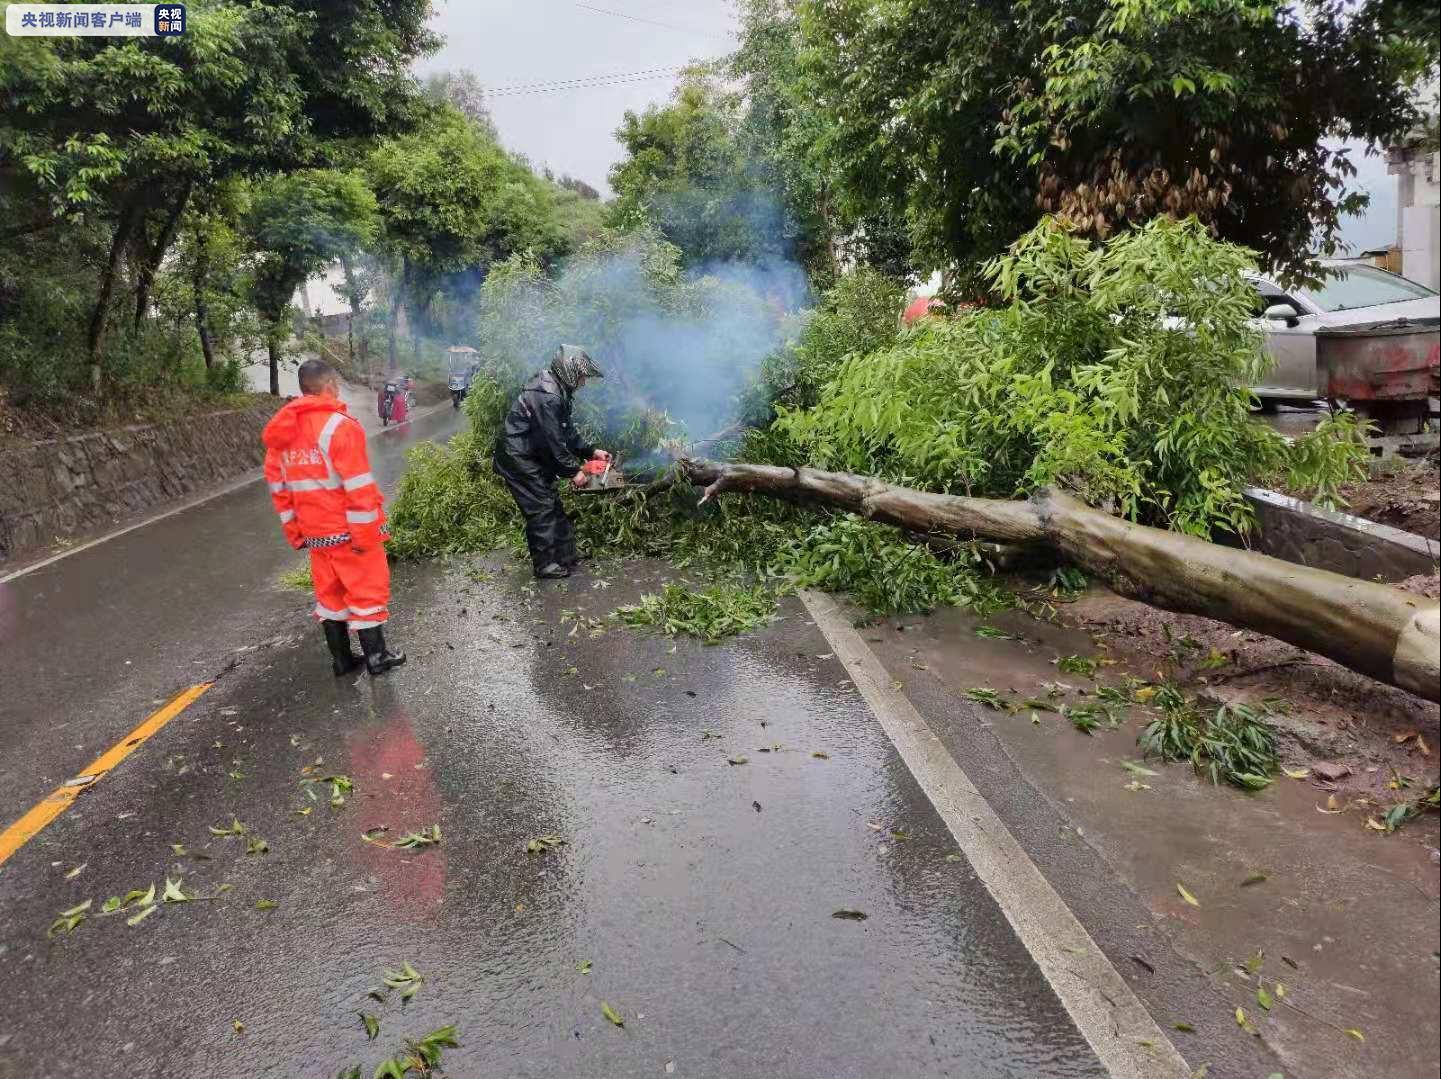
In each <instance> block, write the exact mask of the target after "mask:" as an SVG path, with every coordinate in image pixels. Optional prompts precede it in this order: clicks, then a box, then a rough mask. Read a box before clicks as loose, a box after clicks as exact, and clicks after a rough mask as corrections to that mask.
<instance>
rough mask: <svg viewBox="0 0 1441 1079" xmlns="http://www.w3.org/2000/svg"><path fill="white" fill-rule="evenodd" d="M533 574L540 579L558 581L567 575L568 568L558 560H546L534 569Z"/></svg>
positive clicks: (568, 574) (568, 572)
mask: <svg viewBox="0 0 1441 1079" xmlns="http://www.w3.org/2000/svg"><path fill="white" fill-rule="evenodd" d="M535 575H536V576H537V577H539V578H540V579H541V580H542V581H558V580H560V579H561V578H562V577H569V576H570V570H568V569H566V568H565V567H564V566H562V565H561V564H560V563H559V562H548V563H546V564H545V565H544V566H541V567H539V568H538V569H537V570H536V571H535Z"/></svg>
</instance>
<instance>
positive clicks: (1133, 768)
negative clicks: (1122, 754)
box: [1121, 761, 1161, 776]
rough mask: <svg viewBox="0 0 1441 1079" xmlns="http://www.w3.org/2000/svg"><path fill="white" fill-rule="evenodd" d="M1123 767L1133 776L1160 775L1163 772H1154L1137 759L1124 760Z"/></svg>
mask: <svg viewBox="0 0 1441 1079" xmlns="http://www.w3.org/2000/svg"><path fill="white" fill-rule="evenodd" d="M1121 767H1122V768H1124V769H1125V770H1126V771H1128V772H1130V773H1131V774H1132V775H1133V776H1158V775H1160V774H1161V773H1160V772H1153V771H1151V769H1149V768H1147V767H1146V766H1145V765H1141V764H1137V763H1136V762H1135V761H1122V762H1121Z"/></svg>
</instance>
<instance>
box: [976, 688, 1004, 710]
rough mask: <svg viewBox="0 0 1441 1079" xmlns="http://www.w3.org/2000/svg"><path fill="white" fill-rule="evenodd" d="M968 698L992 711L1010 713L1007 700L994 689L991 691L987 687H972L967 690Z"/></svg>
mask: <svg viewBox="0 0 1441 1079" xmlns="http://www.w3.org/2000/svg"><path fill="white" fill-rule="evenodd" d="M966 696H967V697H968V698H969V699H970V700H973V701H975V702H976V703H977V704H982V705H985V706H986V707H987V708H989V709H991V710H992V711H996V712H1008V711H1010V707H1009V706H1008V705H1007V704H1006V702H1005V700H1004V699H1003V698H1002V697H1001V695H1000V694H999V693H997V692H996V691H995V690H994V689H991V688H989V687H987V686H972V687H971V688H970V689H968V690H966Z"/></svg>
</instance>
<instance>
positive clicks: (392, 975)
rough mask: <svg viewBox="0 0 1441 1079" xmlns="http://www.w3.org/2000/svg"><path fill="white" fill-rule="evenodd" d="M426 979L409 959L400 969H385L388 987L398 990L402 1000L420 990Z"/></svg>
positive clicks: (407, 998)
mask: <svg viewBox="0 0 1441 1079" xmlns="http://www.w3.org/2000/svg"><path fill="white" fill-rule="evenodd" d="M424 981H425V978H424V976H423V975H422V974H421V973H420V971H418V970H416V969H415V968H414V967H413V966H411V965H410V962H409V960H407V961H406V962H404V963H402V964H401V965H400V969H399V970H389V969H387V970H386V971H385V984H386V987H387V988H389V989H395V990H398V991H399V992H400V999H401V1000H402V1001H407V1000H409V999H410V998H411V997H413V996H415V994H416V993H418V992H420V986H421V983H422V982H424Z"/></svg>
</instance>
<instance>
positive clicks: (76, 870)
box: [65, 862, 90, 880]
mask: <svg viewBox="0 0 1441 1079" xmlns="http://www.w3.org/2000/svg"><path fill="white" fill-rule="evenodd" d="M89 864H90V863H89V862H81V863H80V864H79V865H77V866H76V867H75V868H74V869H72V870H70V872H68V873H66V874H65V879H66V880H74V879H75V878H76V877H78V876H79V875H80V874H81V873H83V872H85V867H86V866H87V865H89Z"/></svg>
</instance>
